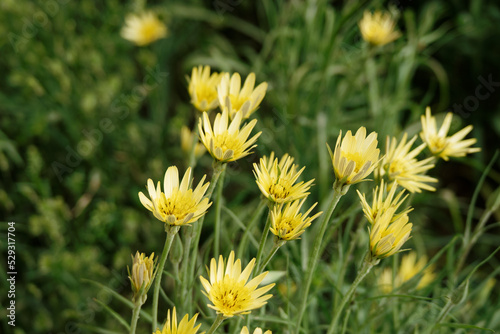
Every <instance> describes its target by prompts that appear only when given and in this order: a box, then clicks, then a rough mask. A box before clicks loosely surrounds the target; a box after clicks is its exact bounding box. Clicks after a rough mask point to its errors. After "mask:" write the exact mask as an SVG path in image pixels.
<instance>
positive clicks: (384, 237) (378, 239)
mask: <svg viewBox="0 0 500 334" xmlns="http://www.w3.org/2000/svg"><path fill="white" fill-rule="evenodd" d="M395 211H396V210H395V209H394V208H389V209H388V210H386V211H384V212H382V213H381V214H380V215H377V217H376V218H375V222H374V223H373V226H372V227H371V231H370V251H371V256H372V258H377V259H382V258H385V257H388V256H391V255H393V254H395V253H397V252H398V251H399V250H400V249H401V247H402V246H403V244H404V243H405V242H406V240H408V238H409V237H410V233H411V228H412V226H413V225H412V224H411V223H409V222H408V215H407V214H402V215H399V217H398V218H397V219H396V220H394V219H393V217H394V214H395Z"/></svg>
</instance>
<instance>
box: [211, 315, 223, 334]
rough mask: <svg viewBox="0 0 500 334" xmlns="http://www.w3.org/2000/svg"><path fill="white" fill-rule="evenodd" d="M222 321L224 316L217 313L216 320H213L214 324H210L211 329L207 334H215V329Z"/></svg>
mask: <svg viewBox="0 0 500 334" xmlns="http://www.w3.org/2000/svg"><path fill="white" fill-rule="evenodd" d="M223 321H224V315H223V314H221V313H219V314H217V318H215V321H214V323H213V324H212V327H210V329H209V330H208V332H207V334H212V333H215V331H216V330H217V328H219V326H220V324H221V323H222V322H223Z"/></svg>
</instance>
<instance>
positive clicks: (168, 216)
mask: <svg viewBox="0 0 500 334" xmlns="http://www.w3.org/2000/svg"><path fill="white" fill-rule="evenodd" d="M205 178H206V175H204V176H203V178H202V179H201V181H200V183H198V186H197V187H196V189H194V190H193V189H192V188H190V184H191V182H192V178H191V168H188V169H187V170H186V173H185V174H184V177H183V178H182V181H181V183H180V185H179V171H178V170H177V167H175V166H172V167H169V168H168V169H167V171H166V172H165V179H164V181H163V192H162V191H161V187H160V181H158V184H157V186H156V188H155V185H154V183H153V180H151V179H149V180H148V192H149V197H151V200H150V199H148V198H147V197H146V196H145V195H144V194H143V193H142V192H140V193H139V199H140V200H141V203H142V205H144V207H145V208H146V209H148V210H149V211H151V212H153V214H154V216H155V217H156V219H158V220H161V221H162V222H165V223H167V224H169V225H176V226H179V225H186V224H189V223H191V222H194V221H197V220H198V219H199V218H200V217H201V216H203V215H204V214H205V212H206V211H207V209H208V208H209V207H210V205H212V203H209V200H208V198H203V196H204V195H205V192H206V191H207V188H208V186H209V184H210V183H209V182H207V183H205V184H203V181H205Z"/></svg>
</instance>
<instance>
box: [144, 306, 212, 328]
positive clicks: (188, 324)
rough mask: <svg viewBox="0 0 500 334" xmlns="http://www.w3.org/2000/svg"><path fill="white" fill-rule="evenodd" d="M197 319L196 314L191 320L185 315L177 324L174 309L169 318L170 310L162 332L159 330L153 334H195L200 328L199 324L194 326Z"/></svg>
mask: <svg viewBox="0 0 500 334" xmlns="http://www.w3.org/2000/svg"><path fill="white" fill-rule="evenodd" d="M197 317H198V314H195V315H194V316H193V317H192V318H191V320H189V315H187V314H186V315H185V316H184V318H182V320H181V322H180V323H179V324H177V314H176V311H175V307H174V309H173V311H172V318H170V310H168V313H167V321H166V322H165V325H164V326H163V330H161V331H160V329H157V330H156V332H155V333H153V334H196V333H197V332H198V329H199V328H200V326H201V324H198V325H197V326H196V318H197ZM203 333H205V332H203ZM203 333H200V334H203Z"/></svg>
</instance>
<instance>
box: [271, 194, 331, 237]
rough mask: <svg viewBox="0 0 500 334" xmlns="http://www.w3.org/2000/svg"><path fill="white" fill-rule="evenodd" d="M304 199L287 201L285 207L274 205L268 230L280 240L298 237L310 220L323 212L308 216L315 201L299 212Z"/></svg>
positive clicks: (309, 223)
mask: <svg viewBox="0 0 500 334" xmlns="http://www.w3.org/2000/svg"><path fill="white" fill-rule="evenodd" d="M305 201H306V199H305V198H304V199H303V200H295V201H293V202H290V203H287V204H286V205H285V207H284V208H283V207H282V206H275V207H274V208H273V210H272V211H271V228H270V231H271V232H272V233H273V234H274V235H275V236H277V237H278V238H279V239H281V240H286V241H289V240H294V239H298V238H299V237H300V235H301V234H302V233H304V231H305V229H306V228H307V227H308V226H310V225H311V222H312V221H313V220H314V219H316V218H318V217H319V216H320V215H321V214H322V213H323V212H318V213H317V214H315V215H314V216H312V217H308V216H309V214H310V213H311V211H312V210H313V209H314V207H315V206H316V205H317V204H318V203H315V204H313V206H311V207H310V208H309V210H307V212H306V213H304V214H302V213H300V209H301V207H302V205H303V204H304V202H305Z"/></svg>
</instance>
